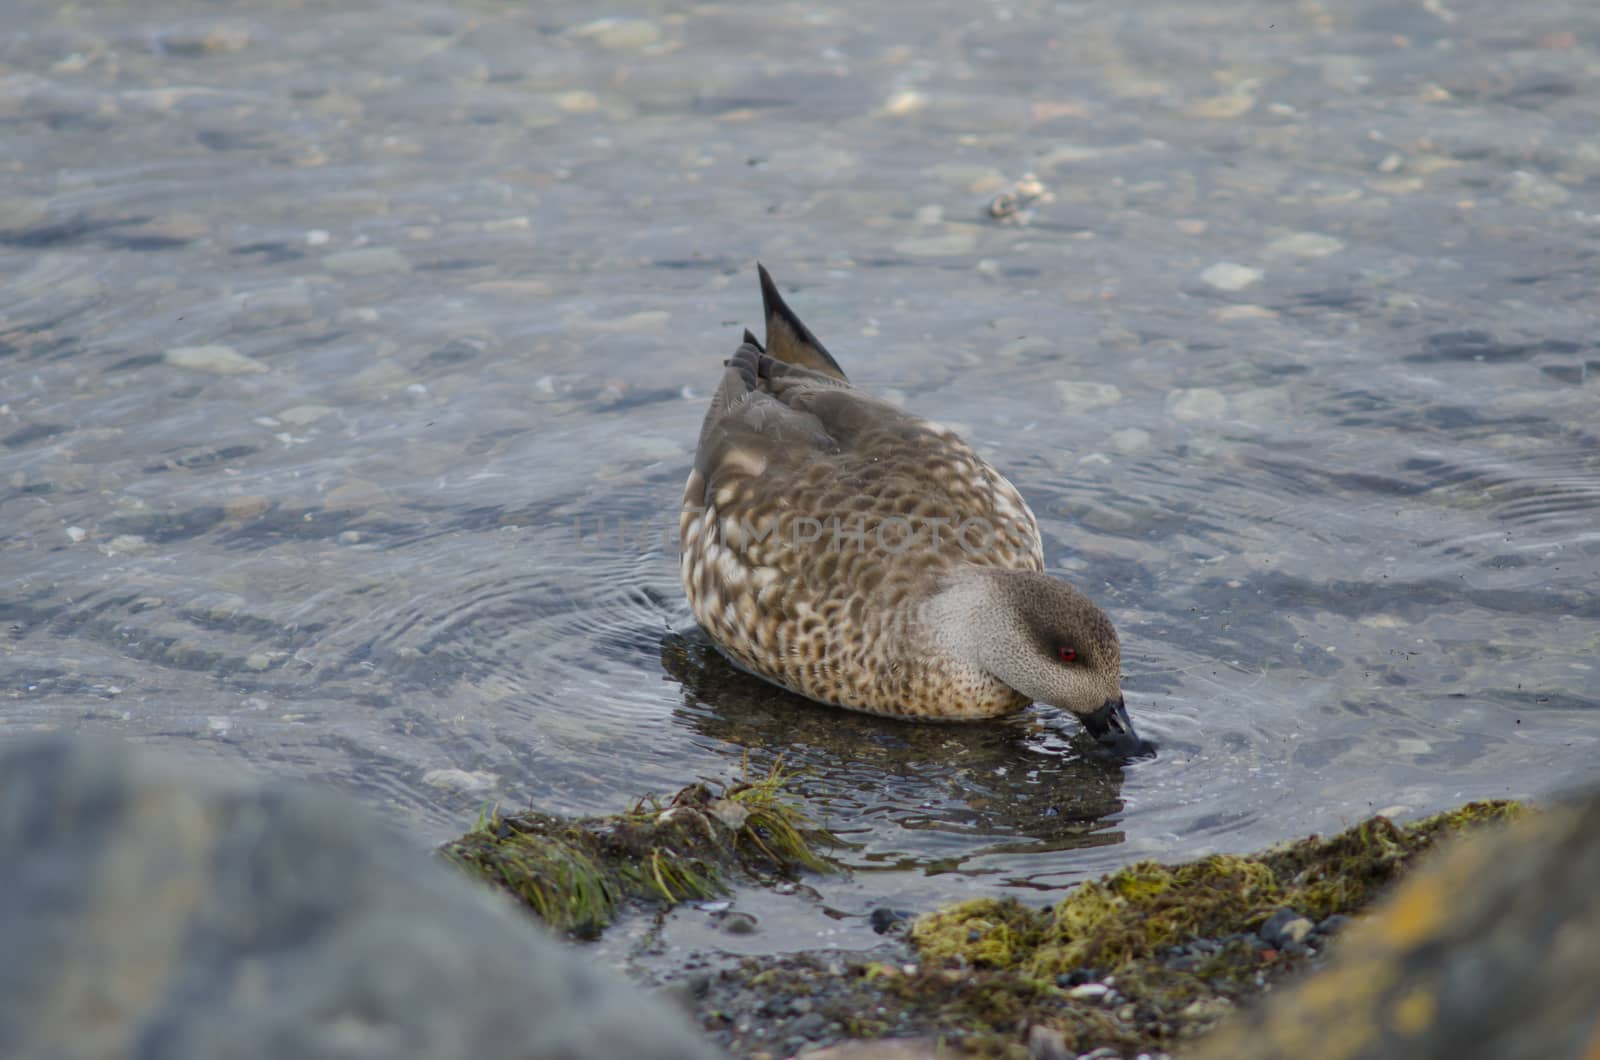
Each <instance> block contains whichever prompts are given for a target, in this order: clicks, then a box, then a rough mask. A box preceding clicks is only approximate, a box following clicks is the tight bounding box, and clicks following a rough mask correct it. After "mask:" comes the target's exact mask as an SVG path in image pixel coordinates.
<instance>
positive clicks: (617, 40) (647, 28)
mask: <svg viewBox="0 0 1600 1060" xmlns="http://www.w3.org/2000/svg"><path fill="white" fill-rule="evenodd" d="M572 35H573V36H574V37H582V38H584V39H586V40H591V41H593V42H594V43H596V44H598V45H599V46H600V47H602V48H604V49H606V50H607V51H638V50H640V49H643V48H648V47H650V46H651V45H653V44H659V43H660V42H661V27H660V26H658V25H656V24H655V23H654V22H651V21H650V20H649V19H647V18H601V19H596V20H595V21H593V22H586V23H584V24H583V25H581V26H579V27H577V28H576V29H574V30H572Z"/></svg>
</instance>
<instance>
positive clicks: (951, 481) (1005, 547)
mask: <svg viewBox="0 0 1600 1060" xmlns="http://www.w3.org/2000/svg"><path fill="white" fill-rule="evenodd" d="M758 269H759V272H760V277H761V289H762V295H763V301H764V303H765V309H766V318H767V320H766V327H767V335H766V343H765V345H764V346H763V344H762V343H760V342H758V341H757V340H756V339H755V337H754V336H753V335H751V334H750V333H749V332H746V333H745V337H744V342H743V344H742V345H741V346H740V347H739V349H738V351H737V352H736V353H735V354H734V356H733V358H732V359H731V360H729V361H727V362H726V367H725V370H724V372H723V376H722V381H721V384H720V385H719V386H718V388H717V391H716V394H715V395H714V396H713V397H712V399H711V408H710V410H709V411H708V412H707V414H706V419H705V424H704V426H703V427H702V428H701V432H700V443H699V448H698V451H697V452H696V454H695V463H694V470H693V471H692V472H691V473H690V475H689V481H688V483H687V484H686V485H685V487H684V494H683V511H682V516H681V520H680V526H679V540H680V548H681V552H680V560H681V573H682V577H683V585H684V590H685V591H686V592H687V593H688V596H689V603H690V606H691V607H692V608H693V610H694V614H695V618H696V619H697V620H698V621H699V622H700V625H701V626H702V627H704V628H705V630H706V632H707V633H709V634H710V636H711V638H712V640H713V641H715V642H716V644H717V646H718V647H719V648H720V649H721V650H722V651H723V653H724V654H726V655H727V656H728V657H729V658H730V659H732V660H733V661H734V662H735V663H736V664H737V665H739V666H741V667H743V668H744V669H746V670H749V671H750V672H752V673H754V674H757V675H759V676H761V677H764V678H766V679H767V680H770V681H773V682H775V683H776V684H779V685H781V686H783V687H785V688H788V689H791V690H792V691H795V692H798V693H800V694H801V695H803V696H807V697H809V698H811V699H815V700H819V701H821V702H824V703H831V704H834V705H837V706H841V707H848V708H850V709H853V710H861V711H868V712H871V713H875V714H889V715H896V716H901V717H913V718H920V719H924V720H941V719H970V718H986V717H993V716H995V715H1000V714H1006V713H1009V712H1011V711H1015V710H1018V709H1021V708H1022V707H1024V706H1026V705H1027V704H1028V703H1030V702H1034V701H1041V702H1047V703H1051V704H1054V705H1057V706H1060V707H1063V708H1066V709H1068V710H1071V711H1073V712H1074V713H1076V714H1078V715H1079V716H1080V717H1082V718H1084V720H1085V722H1086V724H1088V725H1089V727H1090V728H1091V730H1093V731H1095V732H1096V733H1097V734H1104V733H1115V734H1122V736H1126V737H1128V738H1131V739H1135V740H1136V738H1135V737H1132V727H1131V725H1129V724H1128V722H1127V714H1126V711H1124V710H1123V708H1122V696H1121V691H1120V682H1119V673H1118V670H1119V666H1120V649H1119V647H1118V642H1117V634H1116V631H1115V629H1114V628H1113V627H1112V625H1111V622H1110V620H1109V619H1108V618H1106V616H1105V614H1104V613H1103V612H1101V610H1100V609H1099V608H1098V607H1096V606H1095V605H1094V604H1093V603H1092V602H1090V601H1089V599H1088V598H1087V597H1085V596H1084V595H1083V594H1081V593H1079V592H1078V591H1077V590H1076V589H1073V588H1072V587H1071V586H1069V585H1067V584H1066V583H1065V582H1062V581H1060V580H1059V579H1056V578H1053V577H1050V576H1049V575H1046V574H1044V573H1043V569H1044V553H1043V549H1042V547H1041V543H1040V536H1039V525H1038V523H1037V521H1036V520H1035V519H1034V516H1033V513H1032V511H1030V510H1029V508H1028V505H1027V503H1026V502H1025V501H1024V500H1023V499H1022V496H1021V495H1020V494H1019V493H1018V492H1017V490H1016V488H1015V487H1014V486H1012V484H1011V483H1010V482H1008V481H1006V479H1005V477H1004V476H1003V475H1001V474H1000V473H999V472H998V471H996V470H995V469H994V468H992V467H990V466H989V464H988V463H986V462H985V461H984V460H983V458H981V457H980V456H978V454H977V453H975V452H974V451H973V450H972V448H971V447H970V446H968V445H967V444H966V443H965V442H964V441H962V440H961V439H960V438H959V437H958V436H957V435H956V434H955V433H954V432H953V431H951V430H949V429H948V428H946V427H943V426H941V425H939V424H937V423H932V422H929V421H927V420H924V419H921V418H919V417H917V416H914V415H911V414H909V413H906V412H903V411H901V410H900V409H898V408H896V407H895V406H893V405H891V404H889V403H887V402H885V401H882V400H880V399H878V398H874V397H871V396H869V395H867V394H863V393H861V392H860V391H858V390H856V389H854V388H853V387H852V386H851V385H850V383H849V381H848V380H847V379H846V378H845V374H844V372H843V370H842V369H840V367H839V365H838V363H837V362H836V361H835V360H834V359H833V357H832V356H831V355H830V354H829V353H828V351H827V350H826V349H825V348H824V347H823V346H822V344H821V343H820V342H818V341H817V339H816V337H815V336H813V335H812V334H811V332H810V331H809V329H807V328H806V326H805V325H804V324H802V323H801V322H800V321H799V319H798V318H797V317H796V316H795V315H794V313H793V311H791V310H790V309H789V307H788V306H787V305H786V304H784V301H783V299H782V297H780V296H779V294H778V291H777V288H776V286H775V285H774V284H773V283H772V278H771V277H770V276H769V275H768V274H767V272H766V270H765V269H762V268H760V267H759V266H758ZM1122 736H1119V737H1118V739H1119V740H1120V739H1121V738H1122Z"/></svg>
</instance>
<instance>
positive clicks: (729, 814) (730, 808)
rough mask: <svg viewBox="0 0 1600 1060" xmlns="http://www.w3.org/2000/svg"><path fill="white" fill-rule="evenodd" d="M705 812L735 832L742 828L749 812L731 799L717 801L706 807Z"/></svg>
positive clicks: (748, 817) (748, 816)
mask: <svg viewBox="0 0 1600 1060" xmlns="http://www.w3.org/2000/svg"><path fill="white" fill-rule="evenodd" d="M706 810H707V811H708V812H709V813H710V814H711V816H713V817H715V818H716V819H717V820H719V821H721V822H722V823H723V824H724V825H726V826H727V827H728V828H729V829H730V830H731V831H735V832H737V831H738V830H739V829H741V828H743V827H744V823H745V822H746V821H748V820H749V819H750V811H749V810H748V809H746V808H745V807H744V806H742V805H740V804H739V803H737V802H735V801H733V800H732V799H718V800H716V801H715V802H713V803H712V804H711V805H710V806H707V807H706Z"/></svg>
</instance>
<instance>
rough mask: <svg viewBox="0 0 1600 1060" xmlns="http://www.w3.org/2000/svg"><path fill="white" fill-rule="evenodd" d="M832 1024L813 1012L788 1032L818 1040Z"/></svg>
mask: <svg viewBox="0 0 1600 1060" xmlns="http://www.w3.org/2000/svg"><path fill="white" fill-rule="evenodd" d="M750 919H751V920H754V919H755V918H754V917H751V918H750ZM830 1022H831V1021H830V1020H829V1019H828V1017H826V1016H824V1015H823V1014H822V1013H820V1012H813V1013H811V1014H809V1015H806V1016H801V1017H800V1018H799V1019H797V1020H795V1021H794V1022H793V1023H791V1024H789V1026H788V1031H789V1033H790V1034H795V1035H804V1036H805V1037H807V1038H811V1039H816V1038H820V1037H822V1036H823V1035H824V1034H826V1033H827V1032H828V1024H829V1023H830Z"/></svg>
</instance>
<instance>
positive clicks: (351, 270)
mask: <svg viewBox="0 0 1600 1060" xmlns="http://www.w3.org/2000/svg"><path fill="white" fill-rule="evenodd" d="M322 267H323V268H325V269H327V270H328V271H329V272H337V273H342V274H344V275H346V276H375V275H378V274H380V273H386V272H410V271H411V262H410V261H408V260H406V256H405V255H404V254H402V253H400V252H399V251H398V250H395V249H394V248H393V247H363V248H361V249H360V250H341V251H339V252H338V253H337V254H329V255H328V256H327V257H325V258H323V259H322Z"/></svg>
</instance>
